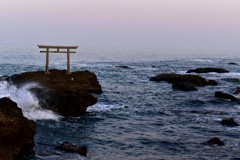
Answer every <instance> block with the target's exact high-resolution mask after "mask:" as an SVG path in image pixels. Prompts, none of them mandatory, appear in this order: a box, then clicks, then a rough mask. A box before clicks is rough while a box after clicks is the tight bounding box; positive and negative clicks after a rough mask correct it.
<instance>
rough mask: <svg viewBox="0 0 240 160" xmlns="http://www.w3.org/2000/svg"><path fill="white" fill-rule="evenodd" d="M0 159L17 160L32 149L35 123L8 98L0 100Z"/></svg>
mask: <svg viewBox="0 0 240 160" xmlns="http://www.w3.org/2000/svg"><path fill="white" fill-rule="evenodd" d="M0 126H1V127H0V133H1V134H0V159H2V160H8V159H9V160H11V159H13V160H18V159H22V158H23V157H24V156H25V155H27V154H28V153H30V152H31V151H32V149H33V147H34V135H35V133H36V128H35V123H34V122H33V121H31V120H28V119H27V118H25V117H24V116H23V114H22V110H21V109H20V108H18V107H17V104H16V103H15V102H13V101H12V100H10V99H9V98H2V99H0Z"/></svg>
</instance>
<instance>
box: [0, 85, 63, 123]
mask: <svg viewBox="0 0 240 160" xmlns="http://www.w3.org/2000/svg"><path fill="white" fill-rule="evenodd" d="M37 86H38V84H37V83H28V84H25V85H24V86H22V87H20V88H16V87H15V86H13V85H10V84H9V83H8V82H6V81H1V82H0V98H3V97H8V98H10V99H11V100H13V101H14V102H16V103H17V105H18V107H20V108H21V109H22V112H23V115H24V116H25V117H27V118H28V119H32V120H41V119H52V120H58V119H59V118H60V116H59V115H57V114H56V113H54V112H52V111H50V110H46V109H43V108H41V106H40V105H39V101H38V99H37V98H36V97H35V96H34V95H33V94H32V93H31V92H30V91H29V90H30V89H31V88H34V87H37Z"/></svg>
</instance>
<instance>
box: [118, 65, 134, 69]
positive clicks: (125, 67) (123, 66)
mask: <svg viewBox="0 0 240 160" xmlns="http://www.w3.org/2000/svg"><path fill="white" fill-rule="evenodd" d="M116 67H117V68H123V69H132V68H130V67H128V66H125V65H122V66H116Z"/></svg>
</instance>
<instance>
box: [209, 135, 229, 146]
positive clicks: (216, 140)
mask: <svg viewBox="0 0 240 160" xmlns="http://www.w3.org/2000/svg"><path fill="white" fill-rule="evenodd" d="M206 144H208V145H218V146H224V145H225V143H224V142H223V141H221V140H220V139H219V138H217V137H213V138H211V139H209V140H208V141H207V142H206Z"/></svg>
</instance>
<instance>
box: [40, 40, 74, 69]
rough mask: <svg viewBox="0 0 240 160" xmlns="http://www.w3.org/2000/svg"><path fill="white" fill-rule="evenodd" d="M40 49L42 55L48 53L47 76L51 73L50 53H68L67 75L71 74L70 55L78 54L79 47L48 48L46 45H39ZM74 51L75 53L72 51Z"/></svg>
mask: <svg viewBox="0 0 240 160" xmlns="http://www.w3.org/2000/svg"><path fill="white" fill-rule="evenodd" d="M38 47H39V48H40V49H46V50H44V51H43V50H40V53H46V70H45V74H50V72H49V67H48V63H49V53H67V74H71V72H70V53H76V49H77V48H78V46H46V45H38ZM71 50H74V51H71Z"/></svg>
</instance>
